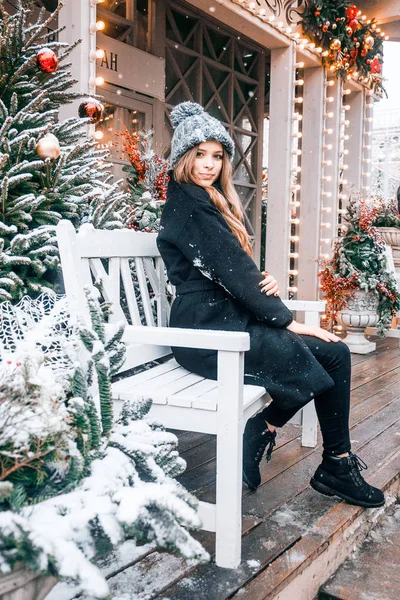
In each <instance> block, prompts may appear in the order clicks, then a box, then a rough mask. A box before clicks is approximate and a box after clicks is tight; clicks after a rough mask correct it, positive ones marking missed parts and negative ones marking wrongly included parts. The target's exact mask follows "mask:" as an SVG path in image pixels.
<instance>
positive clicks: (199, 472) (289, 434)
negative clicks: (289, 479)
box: [179, 425, 310, 502]
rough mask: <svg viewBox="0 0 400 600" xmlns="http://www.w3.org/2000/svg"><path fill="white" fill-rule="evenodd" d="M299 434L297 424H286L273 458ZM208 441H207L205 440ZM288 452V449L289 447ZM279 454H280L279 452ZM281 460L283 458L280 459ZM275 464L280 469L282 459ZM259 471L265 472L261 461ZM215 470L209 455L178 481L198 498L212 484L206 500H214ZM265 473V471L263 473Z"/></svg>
mask: <svg viewBox="0 0 400 600" xmlns="http://www.w3.org/2000/svg"><path fill="white" fill-rule="evenodd" d="M300 434H301V430H300V428H299V427H298V426H296V425H287V426H286V427H285V428H284V429H283V430H282V433H281V435H280V436H279V437H278V439H277V442H278V443H277V447H276V448H275V450H274V458H275V456H276V454H275V453H278V452H279V453H281V452H282V449H285V447H286V445H287V444H288V443H289V442H291V441H292V440H293V439H296V440H298V438H299V436H300ZM207 443H208V442H207ZM296 445H297V447H298V448H301V447H300V445H299V443H298V441H296ZM303 450H304V452H305V453H307V452H310V450H308V449H303ZM204 451H205V450H204V447H201V448H198V449H197V450H196V455H197V456H198V457H199V458H198V460H199V462H200V460H201V459H200V457H201V454H202V452H204ZM287 452H288V450H284V453H285V455H286V453H287ZM289 452H290V449H289ZM196 455H194V456H193V454H192V455H189V460H190V461H191V464H193V463H194V460H195V456H196ZM280 455H281V454H280ZM184 458H185V460H188V457H187V456H186V455H185V456H184ZM282 460H283V459H282ZM274 462H275V464H276V465H277V464H279V470H280V469H282V461H279V462H278V461H274ZM272 465H273V462H271V463H269V465H268V467H272ZM261 471H262V474H263V473H264V472H265V469H264V465H263V463H262V464H261ZM215 472H216V466H215V455H214V456H212V457H211V459H210V460H209V461H205V462H202V463H201V464H197V465H196V466H195V467H193V469H192V470H188V471H186V472H185V473H183V474H182V475H181V476H180V478H179V481H180V482H181V483H182V485H184V486H185V487H187V488H188V489H190V490H193V491H194V492H195V493H196V494H198V495H199V498H200V499H203V491H204V490H206V489H207V488H208V487H209V486H213V489H212V493H211V494H209V495H207V502H215V486H214V485H213V484H215ZM264 474H265V473H264ZM247 493H249V492H248V491H247V492H246V491H245V495H246V494H247Z"/></svg>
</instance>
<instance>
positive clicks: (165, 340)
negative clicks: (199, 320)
mask: <svg viewBox="0 0 400 600" xmlns="http://www.w3.org/2000/svg"><path fill="white" fill-rule="evenodd" d="M122 339H123V341H124V342H125V343H129V344H151V345H153V346H176V347H180V348H200V349H204V350H225V351H228V352H244V351H246V350H249V349H250V336H249V334H248V333H246V332H236V331H215V330H209V329H181V328H179V327H148V326H141V325H139V326H137V325H126V327H125V331H124V336H123V338H122Z"/></svg>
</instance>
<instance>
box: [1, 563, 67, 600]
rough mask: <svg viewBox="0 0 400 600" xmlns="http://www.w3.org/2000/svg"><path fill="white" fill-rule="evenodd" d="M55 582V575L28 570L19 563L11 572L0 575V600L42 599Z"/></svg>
mask: <svg viewBox="0 0 400 600" xmlns="http://www.w3.org/2000/svg"><path fill="white" fill-rule="evenodd" d="M56 583H57V579H56V578H55V577H46V576H43V575H40V573H34V572H32V571H28V570H27V569H25V567H24V565H20V566H19V568H16V569H15V570H14V571H13V572H12V573H8V574H7V575H0V600H43V598H45V597H46V596H47V594H48V593H49V591H50V590H51V589H52V587H54V586H55V584H56Z"/></svg>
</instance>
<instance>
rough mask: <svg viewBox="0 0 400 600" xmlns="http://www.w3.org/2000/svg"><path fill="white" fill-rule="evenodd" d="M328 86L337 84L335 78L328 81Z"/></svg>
mask: <svg viewBox="0 0 400 600" xmlns="http://www.w3.org/2000/svg"><path fill="white" fill-rule="evenodd" d="M325 85H326V87H332V86H334V85H335V80H334V79H328V80H327V82H326V84H325Z"/></svg>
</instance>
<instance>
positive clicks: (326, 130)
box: [324, 129, 333, 135]
mask: <svg viewBox="0 0 400 600" xmlns="http://www.w3.org/2000/svg"><path fill="white" fill-rule="evenodd" d="M331 133H333V129H324V135H330V134H331Z"/></svg>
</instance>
